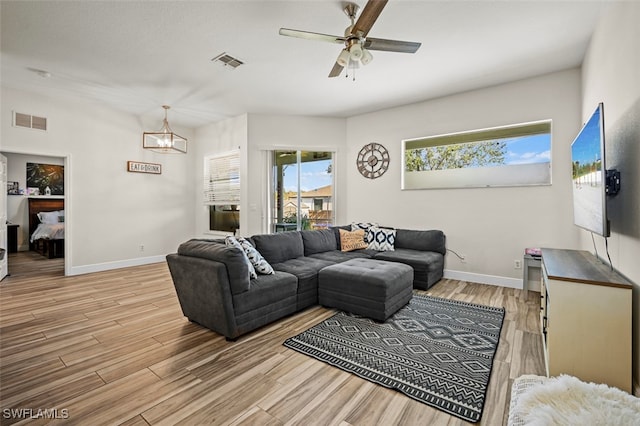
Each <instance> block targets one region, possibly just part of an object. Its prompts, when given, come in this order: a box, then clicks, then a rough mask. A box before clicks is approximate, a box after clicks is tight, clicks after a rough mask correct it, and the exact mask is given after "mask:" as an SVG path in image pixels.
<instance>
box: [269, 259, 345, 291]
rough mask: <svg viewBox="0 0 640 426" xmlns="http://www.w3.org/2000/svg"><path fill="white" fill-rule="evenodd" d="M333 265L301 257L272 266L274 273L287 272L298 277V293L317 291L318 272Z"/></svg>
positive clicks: (320, 260)
mask: <svg viewBox="0 0 640 426" xmlns="http://www.w3.org/2000/svg"><path fill="white" fill-rule="evenodd" d="M329 265H333V262H330V261H328V260H323V259H317V258H315V257H307V256H302V257H298V258H296V259H289V260H287V261H284V262H281V263H275V264H273V265H272V266H273V269H275V270H276V271H282V272H288V273H289V274H291V275H295V276H296V277H298V293H304V292H306V291H309V290H312V289H317V287H318V272H319V271H320V269H322V268H324V267H325V266H329Z"/></svg>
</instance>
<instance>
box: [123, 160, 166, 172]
mask: <svg viewBox="0 0 640 426" xmlns="http://www.w3.org/2000/svg"><path fill="white" fill-rule="evenodd" d="M127 171H128V172H134V173H150V174H153V175H159V174H162V164H155V163H141V162H139V161H127Z"/></svg>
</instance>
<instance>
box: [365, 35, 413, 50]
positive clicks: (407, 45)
mask: <svg viewBox="0 0 640 426" xmlns="http://www.w3.org/2000/svg"><path fill="white" fill-rule="evenodd" d="M421 45H422V43H418V42H414V41H400V40H387V39H384V38H373V37H369V38H367V39H366V41H365V42H364V46H363V47H364V48H365V49H369V50H384V51H387V52H400V53H416V51H417V50H418V49H419V48H420V46H421Z"/></svg>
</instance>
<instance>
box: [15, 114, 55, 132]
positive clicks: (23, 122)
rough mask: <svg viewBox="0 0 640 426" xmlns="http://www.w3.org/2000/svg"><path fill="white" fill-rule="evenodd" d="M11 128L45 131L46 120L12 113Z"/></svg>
mask: <svg viewBox="0 0 640 426" xmlns="http://www.w3.org/2000/svg"><path fill="white" fill-rule="evenodd" d="M13 126H14V127H24V128H27V129H36V130H43V131H46V130H47V119H46V118H45V117H36V116H35V115H29V114H23V113H21V112H15V111H13Z"/></svg>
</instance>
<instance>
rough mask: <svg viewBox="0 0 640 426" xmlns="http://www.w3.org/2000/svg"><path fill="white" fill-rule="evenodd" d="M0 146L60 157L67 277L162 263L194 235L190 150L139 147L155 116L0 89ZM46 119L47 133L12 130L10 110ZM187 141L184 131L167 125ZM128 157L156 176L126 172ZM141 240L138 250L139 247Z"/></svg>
mask: <svg viewBox="0 0 640 426" xmlns="http://www.w3.org/2000/svg"><path fill="white" fill-rule="evenodd" d="M1 93H2V102H1V110H0V120H1V124H2V129H1V133H0V141H2V146H1V147H0V151H3V152H13V153H24V154H30V155H46V156H54V157H63V158H65V160H66V161H65V195H66V206H65V213H66V218H65V219H66V225H67V234H66V235H67V238H66V239H67V241H66V243H67V244H66V245H67V250H66V254H67V256H66V259H65V262H66V266H67V268H66V269H67V274H77V273H84V272H92V271H96V270H104V269H111V268H116V267H122V266H128V265H132V264H140V263H148V262H151V261H160V260H163V257H164V255H165V254H167V253H170V252H173V251H175V249H176V247H177V245H178V244H179V243H180V242H182V241H184V240H185V239H186V238H187V237H188V236H191V235H193V233H194V224H193V223H192V221H191V218H193V211H194V207H193V203H192V200H193V192H194V191H195V189H194V187H193V185H189V184H188V183H189V182H191V181H192V179H191V176H192V173H193V171H192V168H191V164H192V163H193V161H194V160H193V158H194V154H193V153H190V154H187V155H167V154H157V153H153V152H149V151H143V149H142V146H141V145H142V132H143V131H144V130H148V129H156V128H158V127H159V125H160V124H161V122H162V114H161V111H160V109H159V112H158V120H157V122H153V123H141V122H140V120H139V119H138V118H137V117H134V116H131V115H127V114H123V113H120V112H116V111H114V110H111V109H108V108H104V107H101V106H97V105H95V104H91V103H84V102H79V101H69V100H63V99H61V98H57V99H52V98H47V97H43V96H40V95H37V94H33V93H27V92H23V91H16V90H13V89H9V88H6V87H2V92H1ZM12 110H15V111H18V112H22V113H26V114H33V115H38V116H42V117H47V118H48V127H49V129H48V131H47V132H39V131H34V130H30V129H23V128H17V127H12V125H11V117H12V116H11V114H12V113H11V111H12ZM174 130H175V131H176V132H178V133H179V134H181V135H183V136H185V137H186V138H187V139H191V138H192V136H193V132H191V131H190V130H188V129H174ZM128 160H133V161H144V162H149V163H160V164H162V174H161V175H148V174H141V173H128V172H126V163H127V161H128ZM140 245H144V251H140Z"/></svg>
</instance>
